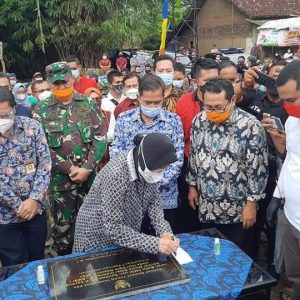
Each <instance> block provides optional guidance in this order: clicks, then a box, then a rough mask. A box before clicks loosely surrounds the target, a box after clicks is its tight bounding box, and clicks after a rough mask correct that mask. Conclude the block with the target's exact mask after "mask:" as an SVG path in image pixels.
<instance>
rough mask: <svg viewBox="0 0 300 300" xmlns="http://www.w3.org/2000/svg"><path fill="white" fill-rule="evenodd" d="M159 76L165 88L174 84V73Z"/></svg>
mask: <svg viewBox="0 0 300 300" xmlns="http://www.w3.org/2000/svg"><path fill="white" fill-rule="evenodd" d="M157 76H158V77H159V78H160V79H161V80H162V81H163V82H164V84H165V86H170V85H171V84H172V83H173V79H174V75H173V74H172V73H161V74H157Z"/></svg>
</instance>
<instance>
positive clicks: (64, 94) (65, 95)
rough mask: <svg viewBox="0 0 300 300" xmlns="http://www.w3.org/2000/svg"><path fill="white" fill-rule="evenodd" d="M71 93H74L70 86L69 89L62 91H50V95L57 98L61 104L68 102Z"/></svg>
mask: <svg viewBox="0 0 300 300" xmlns="http://www.w3.org/2000/svg"><path fill="white" fill-rule="evenodd" d="M73 92H74V89H73V87H72V86H71V87H69V88H66V89H63V90H55V91H52V94H53V96H54V97H55V98H57V99H58V100H60V101H61V102H66V101H69V100H70V97H71V96H72V94H73Z"/></svg>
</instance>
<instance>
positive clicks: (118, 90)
mask: <svg viewBox="0 0 300 300" xmlns="http://www.w3.org/2000/svg"><path fill="white" fill-rule="evenodd" d="M113 89H114V91H115V92H116V93H118V94H122V92H123V84H117V85H114V86H113Z"/></svg>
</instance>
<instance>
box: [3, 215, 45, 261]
mask: <svg viewBox="0 0 300 300" xmlns="http://www.w3.org/2000/svg"><path fill="white" fill-rule="evenodd" d="M46 236H47V221H46V213H45V212H44V213H43V214H42V215H36V216H35V217H34V218H33V219H32V220H30V221H25V222H21V223H14V224H1V225H0V261H1V264H2V266H11V265H16V264H21V263H25V262H28V261H33V260H37V259H43V258H44V251H45V242H46Z"/></svg>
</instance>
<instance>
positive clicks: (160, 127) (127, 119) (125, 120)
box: [111, 107, 184, 209]
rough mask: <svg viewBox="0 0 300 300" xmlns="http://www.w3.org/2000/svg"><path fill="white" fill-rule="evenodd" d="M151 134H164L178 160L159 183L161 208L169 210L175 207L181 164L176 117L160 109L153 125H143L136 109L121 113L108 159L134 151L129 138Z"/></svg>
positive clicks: (181, 148) (179, 137) (179, 136)
mask: <svg viewBox="0 0 300 300" xmlns="http://www.w3.org/2000/svg"><path fill="white" fill-rule="evenodd" d="M152 132H159V133H164V134H165V135H166V136H168V137H169V138H170V139H171V140H172V142H173V145H174V147H175V150H176V154H177V158H178V161H177V162H175V163H173V164H171V165H170V166H169V167H168V168H167V169H166V170H165V173H164V178H163V180H162V181H161V182H160V184H159V191H160V195H161V198H162V201H163V208H164V209H173V208H176V207H177V206H178V187H177V179H178V176H179V174H180V170H181V166H182V164H183V148H184V142H183V129H182V124H181V121H180V118H179V117H178V116H177V115H176V114H174V113H171V112H169V111H166V110H164V109H161V112H160V114H159V115H158V116H157V117H156V118H155V119H153V122H152V123H151V124H146V123H145V122H144V121H143V120H142V119H141V109H140V108H139V107H138V108H135V109H132V110H130V111H128V112H124V113H122V114H121V115H120V116H119V117H118V119H117V121H116V127H115V133H114V140H113V143H112V151H111V158H112V159H114V158H115V157H116V156H117V155H118V154H120V153H121V152H123V151H126V150H130V149H132V148H134V146H135V145H134V143H133V139H134V137H135V136H136V135H137V134H149V133H152Z"/></svg>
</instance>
